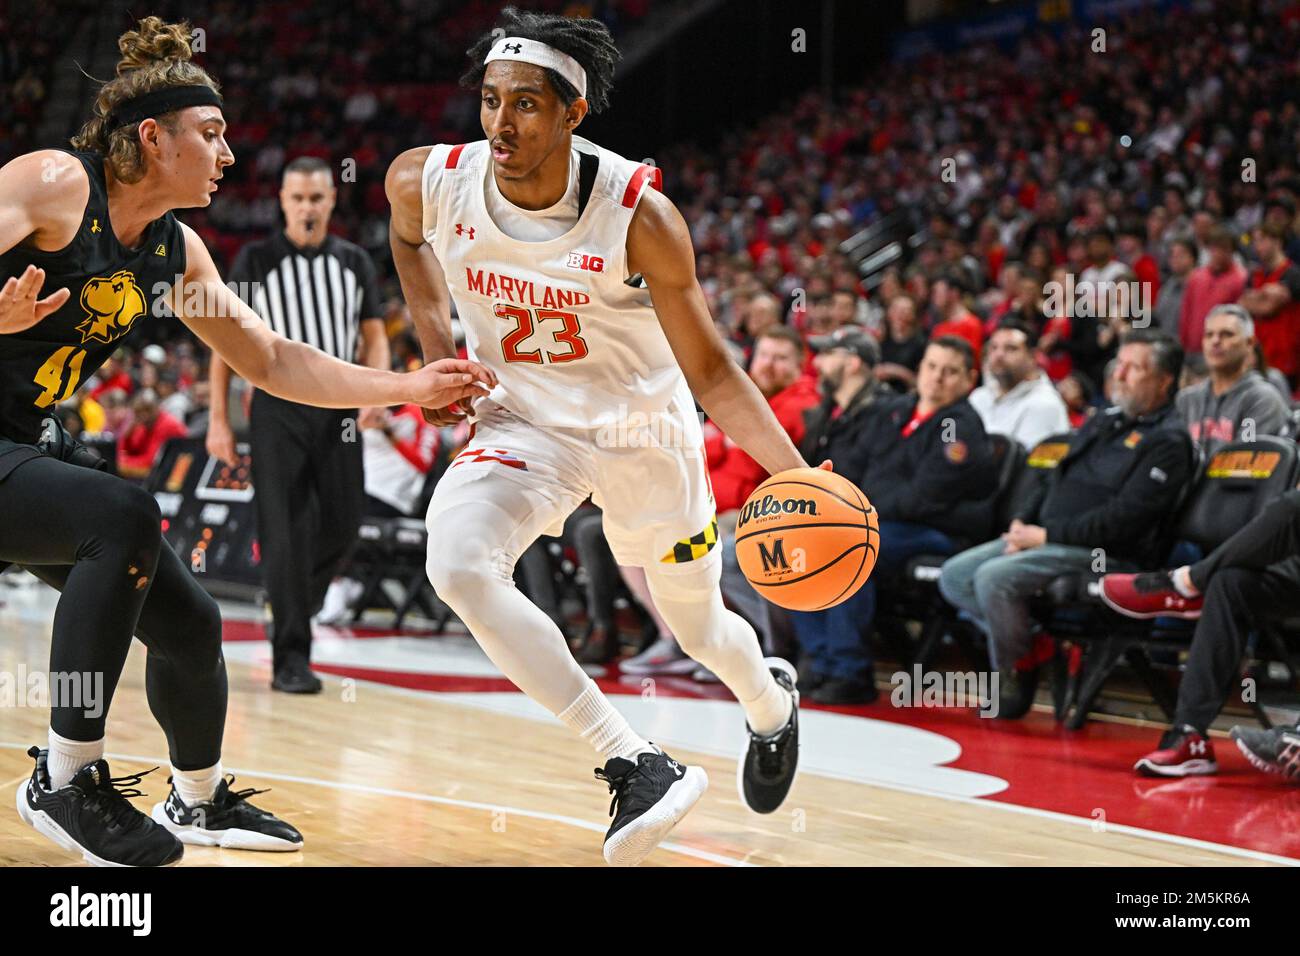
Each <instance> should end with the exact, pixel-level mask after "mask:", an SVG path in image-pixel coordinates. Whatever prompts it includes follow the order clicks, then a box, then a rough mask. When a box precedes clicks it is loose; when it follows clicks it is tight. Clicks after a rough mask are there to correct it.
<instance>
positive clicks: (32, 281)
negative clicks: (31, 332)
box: [0, 266, 72, 335]
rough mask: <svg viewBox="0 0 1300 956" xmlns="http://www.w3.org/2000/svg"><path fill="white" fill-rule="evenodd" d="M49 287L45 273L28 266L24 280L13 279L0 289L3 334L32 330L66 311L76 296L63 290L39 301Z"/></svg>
mask: <svg viewBox="0 0 1300 956" xmlns="http://www.w3.org/2000/svg"><path fill="white" fill-rule="evenodd" d="M44 284H45V270H44V269H38V268H36V267H35V266H28V267H27V268H26V269H24V270H23V274H22V275H20V276H10V278H9V281H8V282H6V283H5V284H4V288H3V289H0V334H3V335H9V334H11V333H13V332H22V331H24V330H25V329H30V328H31V327H32V326H33V325H35V324H36V323H37V322H39V321H41V319H43V318H45V317H46V316H47V315H49V314H50V313H51V312H53V311H54V310H56V309H59V308H62V306H63V303H65V302H67V301H68V296H70V295H71V294H72V293H71V292H69V291H68V290H67V289H60V290H59V291H58V292H55V293H53V294H52V295H48V296H46V297H45V298H44V299H37V298H36V296H37V295H38V294H39V293H40V291H41V286H43V285H44Z"/></svg>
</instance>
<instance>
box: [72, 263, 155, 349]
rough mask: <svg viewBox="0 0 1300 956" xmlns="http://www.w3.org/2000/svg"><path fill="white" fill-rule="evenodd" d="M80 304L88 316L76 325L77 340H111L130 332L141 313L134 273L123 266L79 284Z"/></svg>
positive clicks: (142, 306) (142, 304)
mask: <svg viewBox="0 0 1300 956" xmlns="http://www.w3.org/2000/svg"><path fill="white" fill-rule="evenodd" d="M81 307H82V308H83V309H85V310H86V313H87V315H88V316H89V317H88V318H87V319H86V321H85V322H82V323H81V324H80V325H79V326H77V331H78V332H80V333H81V342H82V344H83V345H84V344H85V343H86V342H91V341H94V342H105V343H108V342H111V341H113V340H114V339H116V338H119V337H120V336H123V335H126V333H127V332H130V331H131V326H132V325H134V324H135V320H136V319H138V318H140V316H142V315H144V294H143V293H141V291H140V288H139V286H137V285H136V284H135V276H134V275H133V274H132V273H130V272H128V271H127V270H125V269H123V270H122V271H121V272H114V273H113V274H112V275H111V276H109V277H108V278H106V279H105V278H102V277H98V278H94V279H90V280H89V281H87V282H86V284H85V285H84V286H82V287H81Z"/></svg>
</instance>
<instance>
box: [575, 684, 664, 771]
mask: <svg viewBox="0 0 1300 956" xmlns="http://www.w3.org/2000/svg"><path fill="white" fill-rule="evenodd" d="M559 717H560V720H562V721H564V722H565V723H566V724H568V726H569V727H570V728H571V729H572V730H574V731H576V732H577V734H578V736H579V737H581V738H582V739H583V740H585V741H587V743H589V744H591V745H592V746H593V747H595V748H596V751H597V752H598V753H600V754H602V755H603V756H604V758H605V759H606V760H612V759H614V758H615V757H622V758H623V759H625V760H631V761H632V762H633V763H635V762H636V757H637V755H638V754H641V753H650V752H651V751H652V750H653V749H654V748H653V747H651V746H650V742H649V741H647V740H646V739H645V738H644V737H641V736H639V735H638V734H637V733H636V732H635V731H633V730H632V728H631V727H630V726H628V722H627V719H626V718H625V717H624V716H623V715H622V714H620V713H619V712H618V711H617V710H615V709H614V708H613V706H612V705H611V704H610V702H609V701H608V700H607V699H606V697H605V695H604V694H602V693H601V691H600V688H599V687H597V686H596V682H595V681H593V680H592V679H591V678H590V677H589V678H587V686H586V687H585V688H584V689H583V691H582V693H581V694H579V695H578V699H577V700H575V701H574V702H573V703H572V704H570V705H569V706H568V707H566V708H565V709H564V710H563V711H561V712H560V715H559Z"/></svg>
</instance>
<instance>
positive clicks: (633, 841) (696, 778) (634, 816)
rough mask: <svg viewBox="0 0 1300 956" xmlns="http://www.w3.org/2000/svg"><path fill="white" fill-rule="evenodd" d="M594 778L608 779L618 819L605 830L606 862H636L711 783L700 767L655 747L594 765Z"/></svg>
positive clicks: (612, 812) (611, 806) (612, 811)
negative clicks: (633, 757) (598, 766)
mask: <svg viewBox="0 0 1300 956" xmlns="http://www.w3.org/2000/svg"><path fill="white" fill-rule="evenodd" d="M596 779H598V780H603V781H604V782H605V783H607V784H609V792H610V793H612V794H613V795H614V799H613V800H611V801H610V804H609V815H610V816H611V817H613V818H614V822H613V823H611V824H610V825H609V832H608V833H606V834H605V862H606V863H608V864H609V865H610V866H636V865H637V864H638V863H640V862H641V861H642V860H644V859H645V858H646V856H647V855H648V854H649V853H650V851H651V850H653V849H654V848H655V847H656V846H658V845H659V844H660V842H662V840H663V838H664V837H666V836H667V835H668V831H670V830H671V829H672V828H673V827H675V826H676V825H677V821H678V820H680V819H681V818H682V817H684V816H685V815H686V813H687V811H689V810H690V809H691V807H693V806H695V803H696V801H698V800H699V799H700V797H702V796H703V795H704V791H705V790H707V789H709V778H708V775H706V774H705V772H704V769H703V768H702V767H686V766H683V765H682V764H679V763H678V762H677V761H676V760H673V759H672V758H671V757H669V756H668V755H667V754H666V753H664V752H663V751H662V750H660V749H659V748H658V747H655V749H654V752H653V753H648V754H641V755H640V756H638V757H637V759H636V763H633V762H632V761H631V760H625V759H624V758H622V757H615V758H614V759H612V760H610V761H609V762H608V763H606V764H605V769H604V770H600V769H597V770H596Z"/></svg>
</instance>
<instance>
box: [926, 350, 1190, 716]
mask: <svg viewBox="0 0 1300 956" xmlns="http://www.w3.org/2000/svg"><path fill="white" fill-rule="evenodd" d="M1182 357H1183V356H1182V349H1180V348H1179V347H1178V344H1177V343H1176V342H1175V341H1174V340H1173V339H1171V338H1169V337H1167V336H1164V335H1161V334H1160V333H1158V332H1155V331H1153V330H1151V329H1138V330H1134V331H1131V332H1129V333H1128V334H1127V335H1126V336H1125V339H1124V342H1123V344H1122V345H1121V347H1120V353H1119V366H1118V370H1117V372H1116V379H1115V381H1116V405H1115V406H1114V407H1112V408H1109V409H1107V410H1106V411H1105V412H1104V413H1100V414H1097V415H1095V416H1093V417H1092V418H1091V419H1089V420H1088V421H1087V422H1085V423H1084V425H1083V427H1082V428H1080V429H1079V431H1078V433H1077V434H1076V435H1075V436H1074V437H1073V439H1071V441H1070V449H1069V451H1068V452H1067V454H1066V456H1065V457H1064V458H1063V459H1062V460H1061V461H1060V463H1059V464H1058V465H1057V466H1056V468H1055V469H1053V471H1052V472H1051V475H1050V478H1049V479H1048V481H1047V483H1046V488H1045V489H1044V490H1043V493H1042V494H1041V495H1040V496H1038V498H1037V500H1034V501H1031V502H1028V503H1027V504H1026V505H1025V506H1024V507H1023V508H1022V509H1021V513H1020V514H1018V515H1016V516H1015V517H1014V518H1013V520H1012V522H1011V525H1010V527H1009V528H1008V529H1007V530H1006V532H1005V533H1004V534H1002V535H1001V537H999V538H997V539H995V540H993V541H990V542H988V543H986V544H981V545H978V546H977V547H974V548H971V549H970V550H968V551H964V552H962V553H961V554H958V555H957V556H955V557H953V558H950V559H949V560H948V561H947V562H946V563H945V564H944V566H943V572H942V575H941V577H940V580H939V589H940V591H941V592H942V593H943V596H944V597H945V598H946V599H947V600H948V601H949V603H951V604H952V605H953V606H954V607H956V608H958V609H959V610H961V611H963V612H965V613H966V614H967V615H969V616H970V617H971V618H972V619H973V620H974V621H975V623H976V624H977V625H978V626H979V627H980V629H981V630H983V631H984V633H985V634H987V635H988V637H989V655H990V658H991V660H992V663H993V667H994V668H995V669H996V671H997V673H998V679H999V688H1000V702H999V716H1001V717H1004V718H1017V717H1021V716H1023V715H1024V714H1025V713H1026V711H1028V709H1029V707H1030V706H1031V705H1032V703H1033V693H1034V689H1035V686H1036V681H1037V670H1036V669H1035V668H1033V667H1032V665H1030V666H1026V665H1022V666H1021V667H1019V668H1018V667H1017V664H1018V662H1021V661H1022V660H1023V659H1025V658H1026V655H1028V654H1029V652H1030V650H1031V649H1032V644H1033V639H1034V633H1035V632H1034V623H1033V620H1032V618H1031V617H1030V614H1029V599H1030V598H1031V597H1033V595H1034V594H1035V593H1036V592H1037V591H1038V590H1039V588H1041V587H1043V586H1044V585H1045V584H1047V583H1048V582H1050V581H1052V580H1053V579H1055V578H1057V577H1059V576H1060V575H1062V574H1068V573H1071V572H1079V571H1085V572H1086V571H1088V570H1090V569H1091V568H1092V567H1094V565H1095V563H1096V561H1097V549H1099V548H1100V549H1102V550H1103V552H1104V554H1105V560H1106V565H1107V566H1108V567H1123V565H1124V564H1126V563H1128V564H1130V566H1132V565H1138V566H1140V565H1141V564H1143V563H1147V562H1154V561H1155V560H1158V559H1159V557H1163V554H1165V553H1167V551H1168V547H1169V543H1170V542H1168V541H1167V540H1165V538H1164V534H1163V524H1164V521H1165V518H1166V517H1167V516H1168V513H1169V511H1170V509H1171V508H1172V507H1173V504H1174V502H1175V501H1176V500H1177V499H1178V497H1179V495H1180V494H1181V493H1182V489H1183V487H1184V485H1185V484H1186V483H1187V482H1188V481H1190V480H1191V477H1192V446H1191V440H1190V438H1189V437H1188V435H1187V430H1186V428H1184V427H1183V424H1182V421H1181V419H1180V418H1179V417H1178V415H1177V413H1176V411H1175V409H1174V402H1173V396H1174V389H1175V388H1176V385H1177V382H1178V374H1179V371H1180V369H1181V366H1182Z"/></svg>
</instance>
